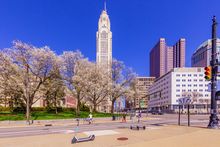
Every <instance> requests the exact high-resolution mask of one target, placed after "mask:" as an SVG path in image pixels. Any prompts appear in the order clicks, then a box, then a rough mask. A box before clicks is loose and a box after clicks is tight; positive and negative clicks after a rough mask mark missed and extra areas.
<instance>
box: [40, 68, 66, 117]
mask: <svg viewBox="0 0 220 147" xmlns="http://www.w3.org/2000/svg"><path fill="white" fill-rule="evenodd" d="M53 72H54V76H53V77H51V78H49V79H48V80H47V81H46V82H45V83H44V84H43V87H42V88H41V90H42V93H43V97H44V99H45V101H46V105H47V107H48V108H51V107H54V108H55V112H56V114H57V113H58V111H57V107H58V106H60V103H61V101H62V100H63V99H64V96H65V89H66V87H65V85H64V82H63V80H62V77H61V75H60V71H59V68H58V67H56V68H54V70H53Z"/></svg>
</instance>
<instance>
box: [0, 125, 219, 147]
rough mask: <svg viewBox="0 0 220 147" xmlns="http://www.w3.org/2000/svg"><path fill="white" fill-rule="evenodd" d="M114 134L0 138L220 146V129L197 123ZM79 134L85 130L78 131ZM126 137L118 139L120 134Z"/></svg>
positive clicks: (43, 143) (50, 145)
mask: <svg viewBox="0 0 220 147" xmlns="http://www.w3.org/2000/svg"><path fill="white" fill-rule="evenodd" d="M113 131H115V132H118V134H114V135H101V136H97V137H96V138H95V140H94V141H91V142H84V143H78V144H74V145H73V144H71V139H72V137H73V136H74V133H72V134H53V135H41V136H29V137H17V138H4V139H3V138H2V139H0V146H1V147H60V146H62V147H71V146H76V147H114V146H126V147H143V146H149V147H217V146H219V145H220V139H219V137H220V130H210V129H206V128H198V127H185V126H160V127H149V128H147V129H146V130H140V131H135V130H130V129H128V128H124V129H117V130H113ZM77 136H78V137H83V136H85V133H80V134H77ZM119 137H127V138H128V140H125V141H119V140H117V138H119Z"/></svg>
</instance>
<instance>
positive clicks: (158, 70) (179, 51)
mask: <svg viewBox="0 0 220 147" xmlns="http://www.w3.org/2000/svg"><path fill="white" fill-rule="evenodd" d="M185 43H186V41H185V39H184V38H181V39H179V40H178V41H177V43H176V44H175V45H173V46H167V45H166V41H165V38H160V40H159V41H158V43H157V44H156V45H155V46H154V47H153V48H152V49H151V51H150V76H151V77H156V78H159V77H160V76H162V75H164V74H166V73H167V72H169V71H170V70H171V69H173V68H175V67H184V66H185Z"/></svg>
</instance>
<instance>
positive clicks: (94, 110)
mask: <svg viewBox="0 0 220 147" xmlns="http://www.w3.org/2000/svg"><path fill="white" fill-rule="evenodd" d="M96 109H97V105H96V104H94V105H93V110H92V112H97V110H96Z"/></svg>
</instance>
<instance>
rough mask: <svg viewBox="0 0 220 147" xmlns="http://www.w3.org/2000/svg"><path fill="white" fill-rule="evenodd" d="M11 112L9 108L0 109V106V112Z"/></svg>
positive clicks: (0, 107)
mask: <svg viewBox="0 0 220 147" xmlns="http://www.w3.org/2000/svg"><path fill="white" fill-rule="evenodd" d="M4 111H11V109H10V107H2V106H0V112H4Z"/></svg>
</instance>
